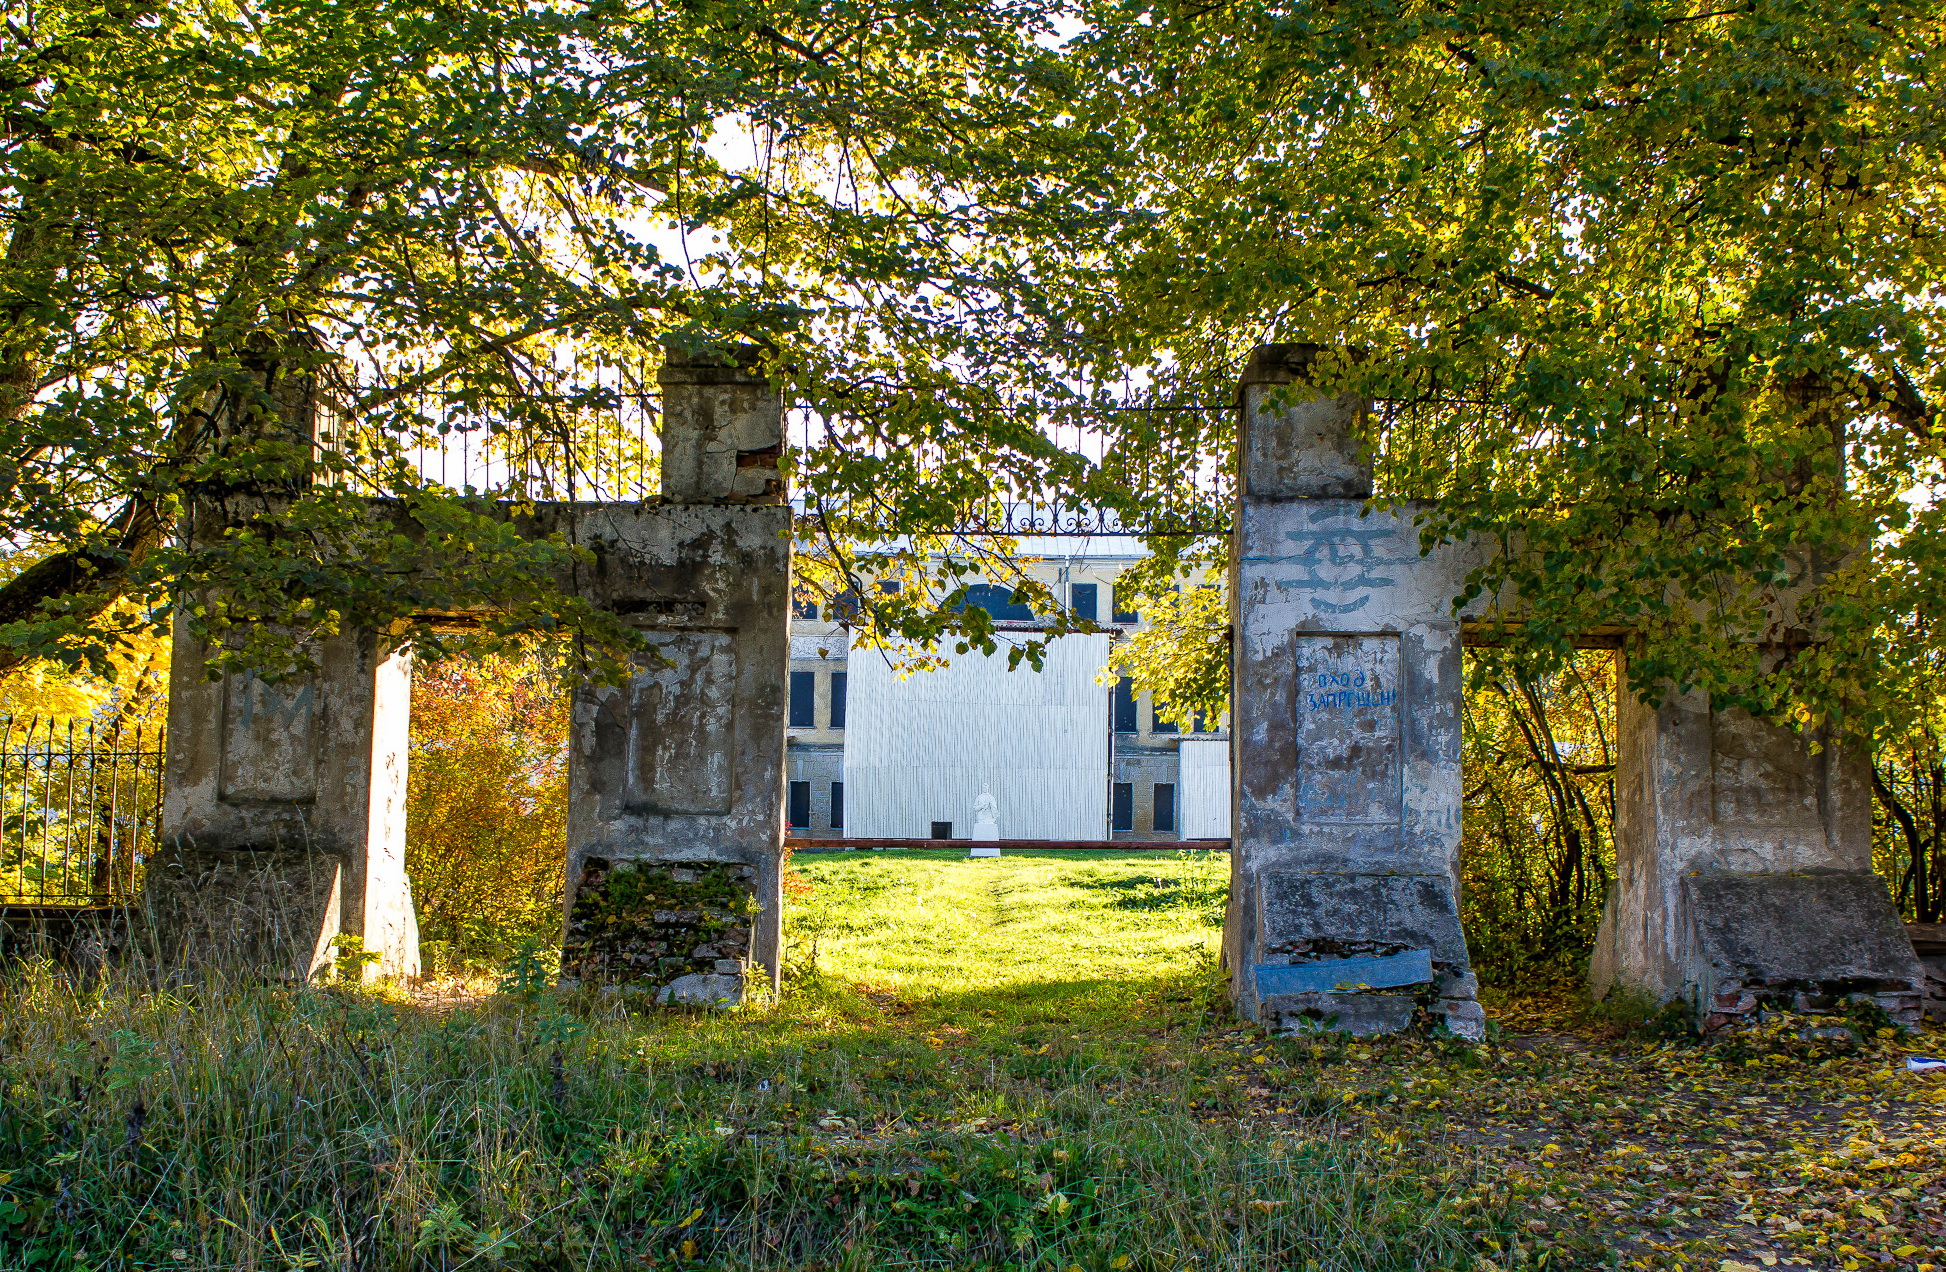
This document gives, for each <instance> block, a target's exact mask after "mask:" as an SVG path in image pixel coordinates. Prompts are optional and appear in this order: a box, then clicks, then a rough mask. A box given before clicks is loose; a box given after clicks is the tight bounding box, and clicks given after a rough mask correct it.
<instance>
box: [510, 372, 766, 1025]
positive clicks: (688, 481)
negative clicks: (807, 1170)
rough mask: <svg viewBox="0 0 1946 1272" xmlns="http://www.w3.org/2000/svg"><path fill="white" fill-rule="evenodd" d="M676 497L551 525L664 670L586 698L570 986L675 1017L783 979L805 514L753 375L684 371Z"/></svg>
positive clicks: (668, 486) (669, 433) (571, 873)
mask: <svg viewBox="0 0 1946 1272" xmlns="http://www.w3.org/2000/svg"><path fill="white" fill-rule="evenodd" d="M659 379H660V382H661V385H662V392H663V402H662V421H663V423H662V465H663V466H662V498H661V499H660V500H659V501H656V502H653V503H647V504H641V505H606V506H599V507H589V506H583V507H578V508H574V507H568V506H565V505H563V506H557V507H555V508H552V509H543V510H542V511H541V513H540V515H541V516H542V517H543V518H547V517H553V518H557V519H558V521H559V523H560V524H558V525H557V526H553V527H550V526H547V525H543V526H538V527H536V530H537V531H539V532H545V531H547V530H548V529H550V528H559V529H563V530H566V531H568V532H569V533H570V535H571V537H573V538H574V539H575V540H576V541H577V542H579V543H581V544H582V545H583V546H585V547H588V548H591V549H592V550H593V551H594V553H595V557H596V566H595V568H594V570H593V571H592V572H590V573H589V574H588V575H587V576H586V577H585V578H584V579H583V580H582V584H581V586H582V590H583V595H585V596H587V597H588V598H589V599H591V600H593V601H595V602H596V603H597V604H600V605H604V606H606V607H608V608H609V609H611V610H613V611H614V612H615V613H617V614H620V615H623V616H625V617H626V618H627V619H628V620H629V621H630V622H632V623H634V624H635V625H637V626H638V627H639V628H640V629H641V630H642V631H643V633H644V635H645V636H646V637H647V639H648V643H649V645H650V647H651V649H652V650H653V654H652V655H651V656H650V657H648V658H646V659H644V660H643V663H642V666H641V670H640V671H639V672H638V673H637V674H636V675H635V677H634V678H633V680H631V681H630V683H628V684H626V685H622V686H588V687H585V688H583V689H581V690H580V691H579V692H577V694H576V695H575V700H574V718H573V727H572V733H571V743H570V745H571V747H572V750H571V752H570V757H569V778H568V784H569V802H568V902H567V905H568V913H567V934H566V940H565V943H564V949H563V953H562V973H563V975H564V976H566V977H568V978H570V979H573V980H581V981H591V982H598V983H609V984H629V985H633V986H635V987H638V988H641V989H643V990H645V991H647V992H650V993H652V994H653V995H654V996H655V997H656V998H658V999H659V1000H661V1001H664V1002H687V1003H698V1004H709V1003H718V1002H735V1001H739V1000H740V999H741V998H742V997H743V995H744V992H745V989H746V985H747V983H748V980H749V978H750V977H751V976H752V975H753V974H754V975H760V976H761V977H762V979H763V980H764V981H766V982H768V984H769V986H770V988H771V990H772V991H773V992H774V991H775V990H776V989H777V988H778V986H779V984H780V977H781V974H782V967H781V962H780V945H781V933H782V905H781V886H780V884H781V881H780V870H779V867H780V862H781V858H782V854H783V834H784V818H783V810H784V714H785V707H786V698H787V692H786V686H787V684H788V674H787V673H788V669H789V665H790V551H791V510H790V508H789V506H788V505H787V503H786V500H785V495H784V488H783V482H782V479H781V477H780V475H779V471H778V457H779V454H780V453H781V449H782V442H783V420H782V403H781V402H780V401H779V399H778V396H777V393H776V391H775V390H774V389H772V388H771V387H770V385H769V383H768V382H767V381H766V380H765V379H764V378H763V377H762V376H761V375H759V374H757V373H755V372H754V371H752V370H750V369H748V367H747V366H723V365H716V364H712V363H706V362H690V361H684V360H681V359H677V358H673V357H672V358H671V360H670V362H669V363H668V365H666V366H665V367H664V369H663V371H662V373H661V375H660V377H659Z"/></svg>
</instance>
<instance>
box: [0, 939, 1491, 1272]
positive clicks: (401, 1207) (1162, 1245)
mask: <svg viewBox="0 0 1946 1272" xmlns="http://www.w3.org/2000/svg"><path fill="white" fill-rule="evenodd" d="M0 1015H3V1016H4V1019H5V1021H6V1024H5V1030H4V1045H5V1054H4V1060H3V1061H0V1065H4V1068H3V1069H0V1072H4V1090H5V1100H4V1111H3V1112H0V1160H4V1161H5V1162H6V1163H7V1166H6V1169H5V1171H4V1175H3V1176H0V1177H4V1180H5V1182H4V1184H3V1185H0V1197H4V1200H3V1201H0V1232H4V1233H5V1237H4V1239H3V1240H0V1250H3V1251H4V1255H0V1259H3V1260H4V1263H5V1265H6V1266H8V1267H41V1268H63V1269H65V1268H69V1267H75V1268H81V1267H86V1268H104V1267H117V1268H143V1267H182V1268H236V1269H257V1268H266V1269H269V1268H275V1269H294V1268H311V1267H325V1268H347V1269H350V1268H429V1269H454V1268H458V1267H463V1266H474V1267H518V1268H561V1269H566V1268H618V1267H642V1266H653V1265H656V1264H659V1263H665V1262H667V1263H689V1262H694V1263H696V1264H698V1265H699V1266H723V1267H728V1266H738V1267H784V1266H807V1265H809V1266H831V1267H867V1266H879V1265H883V1266H917V1265H926V1266H937V1267H970V1266H996V1267H1023V1268H1024V1267H1045V1268H1053V1269H1057V1270H1060V1272H1065V1270H1066V1269H1069V1268H1071V1267H1073V1266H1077V1265H1078V1266H1080V1267H1082V1268H1084V1269H1088V1270H1090V1272H1093V1270H1094V1269H1119V1268H1126V1267H1130V1266H1136V1267H1178V1266H1186V1267H1208V1268H1265V1269H1269V1268H1302V1267H1307V1266H1316V1267H1318V1268H1393V1267H1397V1268H1408V1267H1413V1268H1431V1267H1440V1266H1448V1267H1460V1266H1467V1265H1468V1264H1469V1263H1470V1259H1469V1258H1468V1257H1467V1255H1466V1254H1465V1250H1466V1249H1467V1248H1468V1243H1467V1241H1466V1239H1465V1234H1463V1233H1462V1232H1460V1231H1458V1230H1457V1229H1456V1228H1455V1227H1454V1226H1453V1224H1451V1223H1450V1222H1448V1221H1447V1220H1446V1219H1445V1218H1443V1217H1442V1216H1443V1211H1442V1210H1441V1208H1440V1205H1439V1197H1440V1195H1441V1194H1442V1193H1443V1192H1444V1185H1442V1184H1441V1183H1440V1182H1439V1175H1438V1172H1437V1170H1436V1168H1435V1164H1433V1163H1428V1162H1426V1161H1424V1160H1423V1159H1421V1160H1413V1161H1403V1162H1402V1161H1400V1160H1396V1159H1394V1160H1388V1159H1386V1158H1383V1157H1381V1156H1380V1155H1379V1154H1378V1153H1377V1152H1375V1151H1373V1150H1372V1149H1370V1148H1368V1147H1364V1146H1360V1145H1354V1144H1349V1143H1344V1142H1341V1141H1340V1140H1339V1139H1338V1138H1337V1136H1336V1135H1335V1134H1333V1133H1332V1132H1331V1130H1330V1129H1329V1128H1326V1129H1325V1130H1323V1131H1322V1132H1321V1133H1318V1134H1313V1135H1310V1136H1306V1137H1301V1138H1290V1139H1282V1138H1276V1137H1256V1136H1252V1135H1251V1134H1249V1133H1248V1132H1247V1131H1242V1130H1239V1129H1237V1128H1236V1127H1234V1126H1231V1125H1227V1124H1224V1123H1220V1122H1216V1123H1212V1122H1204V1121H1201V1120H1199V1117H1198V1115H1197V1114H1196V1112H1195V1111H1194V1110H1192V1109H1191V1107H1190V1106H1191V1105H1192V1104H1194V1103H1197V1102H1198V1101H1196V1100H1195V1099H1194V1098H1193V1097H1194V1095H1196V1094H1197V1093H1198V1091H1199V1090H1200V1087H1199V1083H1200V1082H1201V1078H1200V1077H1199V1075H1197V1074H1195V1073H1193V1072H1192V1073H1188V1074H1185V1075H1184V1077H1182V1078H1181V1079H1178V1080H1176V1081H1172V1082H1161V1083H1155V1084H1150V1085H1148V1086H1147V1087H1145V1088H1139V1089H1137V1088H1131V1087H1128V1086H1126V1085H1124V1083H1125V1080H1126V1078H1127V1074H1125V1073H1097V1072H1095V1071H1094V1070H1095V1069H1097V1068H1099V1067H1101V1066H1099V1065H1096V1064H1091V1063H1089V1062H1088V1060H1087V1059H1086V1058H1085V1057H1084V1056H1082V1055H1080V1054H1077V1056H1076V1057H1075V1058H1074V1059H1073V1060H1071V1061H1063V1062H1057V1063H1055V1064H1051V1065H1050V1064H1045V1063H1036V1064H1030V1065H1024V1066H1023V1065H1020V1064H1018V1063H1014V1064H1011V1065H1008V1064H1004V1063H999V1062H998V1061H999V1058H998V1057H997V1056H984V1057H967V1058H966V1059H971V1060H973V1061H974V1063H972V1064H967V1063H962V1062H961V1061H960V1060H957V1059H955V1058H952V1057H942V1056H940V1055H939V1054H938V1053H936V1052H929V1051H927V1049H925V1048H923V1047H917V1048H915V1047H913V1046H911V1045H904V1046H890V1047H887V1046H884V1045H883V1040H882V1039H875V1038H874V1037H873V1035H872V1034H871V1033H869V1032H860V1031H858V1030H849V1031H847V1030H843V1029H820V1030H818V1031H816V1032H815V1033H813V1034H810V1035H809V1036H806V1035H804V1034H803V1033H802V1032H801V1031H798V1030H794V1029H792V1028H790V1027H789V1025H788V1022H782V1021H779V1020H775V1019H769V1020H766V1019H750V1020H716V1019H674V1020H667V1019H665V1020H640V1019H629V1018H626V1017H622V1016H617V1015H609V1014H604V1013H602V1012H600V1011H594V1012H585V1013H584V1012H578V1011H576V1010H573V1009H572V1005H570V1004H567V1003H563V1002H560V1001H557V1000H554V999H552V998H551V997H548V996H539V997H535V998H531V999H517V998H516V999H504V1000H500V1001H495V1002H492V1003H489V1004H487V1005H484V1006H482V1007H479V1008H475V1009H467V1010H459V1011H454V1012H451V1013H447V1014H436V1013H432V1012H428V1011H425V1010H422V1009H418V1008H414V1007H409V1006H402V1005H399V1004H396V1003H392V1002H387V1001H385V1000H383V999H380V998H376V997H373V996H371V995H370V994H368V993H365V992H334V991H332V990H329V989H319V988H306V989H295V990H289V989H286V990H272V989H260V988H250V987H236V988H230V989H210V990H206V991H204V992H203V993H201V994H199V995H196V996H193V997H180V998H179V997H173V996H170V995H166V994H155V993H150V992H144V991H142V990H139V989H137V988H135V987H132V986H130V985H128V984H126V983H111V984H106V985H102V986H98V987H95V988H92V989H87V990H76V989H74V988H72V987H70V986H68V985H66V984H64V983H63V982H62V981H61V980H60V979H59V978H57V977H56V976H54V975H52V974H51V973H50V972H48V971H47V970H46V969H44V968H43V969H35V970H32V971H29V972H27V973H24V974H22V975H19V976H17V977H16V978H15V979H14V980H13V981H12V982H11V983H10V984H9V985H7V986H6V988H5V989H4V991H0ZM920 1053H923V1054H920ZM1165 1072H1167V1070H1165ZM1104 1079H1105V1080H1104ZM1118 1089H1119V1090H1120V1091H1121V1093H1122V1095H1123V1098H1119V1099H1118V1098H1116V1096H1117V1090H1118ZM969 1114H977V1115H979V1116H968V1115H969Z"/></svg>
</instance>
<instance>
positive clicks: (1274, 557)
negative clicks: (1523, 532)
mask: <svg viewBox="0 0 1946 1272" xmlns="http://www.w3.org/2000/svg"><path fill="white" fill-rule="evenodd" d="M1310 357H1311V352H1310V350H1309V349H1308V348H1307V347H1306V346H1293V345H1270V346H1265V347H1263V348H1260V349H1258V350H1257V352H1256V354H1255V355H1254V356H1253V357H1252V359H1251V362H1250V365H1249V367H1248V368H1247V369H1246V371H1245V373H1244V377H1243V384H1242V389H1241V402H1240V407H1241V421H1240V428H1241V436H1240V439H1239V451H1240V454H1241V456H1242V460H1241V465H1242V471H1241V473H1240V481H1239V484H1238V498H1237V515H1236V527H1235V535H1236V544H1235V554H1234V555H1235V563H1234V566H1233V569H1234V574H1233V577H1232V579H1231V587H1230V597H1231V605H1232V607H1233V609H1232V620H1233V631H1234V637H1233V640H1234V646H1233V650H1232V657H1233V659H1234V663H1233V670H1234V673H1235V674H1234V695H1235V696H1234V704H1233V708H1232V710H1233V723H1234V736H1235V739H1236V742H1235V746H1236V768H1235V775H1234V782H1235V798H1236V807H1235V810H1234V816H1233V821H1232V825H1233V832H1232V843H1233V845H1234V851H1233V853H1232V856H1231V861H1232V866H1231V870H1232V876H1231V886H1230V907H1229V914H1228V918H1227V921H1226V930H1225V934H1224V943H1225V952H1226V955H1227V957H1228V962H1229V966H1230V968H1231V975H1232V978H1233V988H1234V994H1235V998H1236V1002H1237V1006H1238V1009H1239V1011H1240V1012H1241V1013H1242V1014H1243V1015H1244V1016H1246V1017H1247V1018H1249V1019H1253V1020H1266V1021H1274V1022H1276V1023H1277V1024H1279V1025H1281V1026H1283V1027H1286V1028H1298V1027H1304V1025H1305V1022H1306V1021H1307V1020H1308V1021H1318V1022H1322V1021H1326V1020H1331V1019H1334V1018H1335V1020H1336V1022H1337V1027H1338V1028H1341V1029H1348V1030H1351V1031H1353V1032H1357V1033H1370V1032H1382V1031H1392V1030H1397V1029H1402V1028H1405V1027H1407V1026H1408V1025H1410V1024H1411V1023H1412V1022H1413V1020H1414V1018H1415V1015H1417V1013H1419V1012H1420V1011H1421V1010H1422V1009H1423V1010H1424V1011H1426V1012H1427V1013H1429V1015H1430V1017H1431V1018H1432V1019H1434V1020H1443V1021H1445V1023H1446V1024H1447V1025H1448V1026H1449V1027H1450V1028H1451V1029H1452V1030H1453V1031H1454V1032H1455V1033H1459V1034H1462V1035H1466V1036H1469V1037H1479V1036H1480V1035H1481V1034H1482V1032H1483V1030H1484V1026H1485V1017H1484V1015H1483V1013H1482V1011H1481V1009H1480V1005H1479V1003H1478V1002H1477V1001H1476V990H1477V987H1476V983H1475V980H1474V977H1473V975H1472V971H1471V966H1470V962H1469V959H1468V957H1467V950H1466V939H1465V937H1464V936H1463V935H1462V933H1461V931H1460V919H1459V876H1458V866H1459V842H1460V799H1461V787H1460V691H1461V668H1460V630H1459V622H1458V619H1457V618H1455V616H1454V614H1453V608H1452V602H1453V599H1454V597H1456V596H1457V595H1458V594H1459V592H1460V590H1461V587H1462V585H1463V582H1464V578H1465V575H1466V572H1467V569H1468V568H1469V558H1468V555H1467V553H1466V552H1465V551H1464V550H1460V549H1449V550H1443V551H1439V552H1435V553H1434V554H1432V555H1431V556H1421V555H1420V552H1419V540H1418V532H1417V530H1416V529H1415V527H1414V525H1413V514H1414V510H1413V509H1411V508H1402V509H1399V510H1397V511H1394V512H1382V511H1374V512H1371V513H1369V514H1367V513H1366V511H1365V506H1364V501H1365V500H1366V499H1367V498H1369V497H1370V495H1371V492H1372V473H1371V467H1370V465H1369V463H1368V462H1366V461H1365V460H1364V459H1362V458H1361V457H1360V455H1359V453H1358V451H1357V448H1356V444H1355V441H1354V437H1353V433H1352V426H1353V424H1354V422H1355V421H1356V418H1357V416H1358V414H1359V412H1360V410H1361V409H1362V408H1361V405H1360V404H1359V403H1358V402H1356V401H1353V400H1351V399H1347V398H1339V399H1336V400H1330V399H1319V398H1317V397H1316V396H1315V395H1314V394H1311V393H1308V392H1307V391H1306V388H1305V381H1306V378H1307V376H1308V369H1309V364H1310Z"/></svg>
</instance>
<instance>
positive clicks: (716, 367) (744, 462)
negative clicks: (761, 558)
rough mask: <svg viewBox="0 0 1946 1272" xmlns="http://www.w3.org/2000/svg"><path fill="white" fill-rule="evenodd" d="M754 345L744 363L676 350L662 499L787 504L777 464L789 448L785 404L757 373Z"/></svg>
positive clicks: (665, 397)
mask: <svg viewBox="0 0 1946 1272" xmlns="http://www.w3.org/2000/svg"><path fill="white" fill-rule="evenodd" d="M754 356H755V351H754V350H745V351H744V352H743V353H742V354H741V355H740V356H739V359H738V360H739V363H740V365H737V366H725V365H722V364H720V363H716V362H711V361H706V360H690V359H684V358H680V357H677V356H676V355H673V354H672V355H670V358H669V360H668V362H666V363H665V364H664V365H663V368H662V370H661V371H659V372H658V373H657V374H656V383H658V384H659V385H661V386H662V425H661V437H662V498H663V500H664V502H666V503H672V504H673V503H719V502H731V503H753V504H774V503H781V502H783V501H784V483H783V479H782V478H781V477H780V476H779V475H778V471H777V461H778V458H779V456H781V455H782V454H783V450H784V404H783V402H782V400H781V399H780V398H779V397H778V396H777V392H776V390H775V389H773V388H771V387H770V382H769V381H768V380H766V379H764V378H763V377H762V376H760V375H755V374H752V372H751V371H750V370H749V366H750V365H751V364H752V363H753V361H754Z"/></svg>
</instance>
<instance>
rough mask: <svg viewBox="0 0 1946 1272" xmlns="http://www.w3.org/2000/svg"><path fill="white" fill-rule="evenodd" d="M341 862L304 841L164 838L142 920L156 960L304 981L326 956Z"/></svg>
mask: <svg viewBox="0 0 1946 1272" xmlns="http://www.w3.org/2000/svg"><path fill="white" fill-rule="evenodd" d="M348 865H349V863H348V862H346V860H345V858H344V857H343V856H341V855H339V854H337V853H333V852H323V851H314V850H310V849H304V848H266V849H261V850H256V851H251V850H239V849H226V848H216V849H199V848H196V847H194V846H193V845H189V844H176V845H172V846H169V847H166V848H164V849H163V850H162V851H161V852H159V853H157V854H156V855H155V856H154V857H153V858H151V859H150V860H149V863H148V874H147V878H146V882H145V884H144V886H143V890H142V901H141V910H140V920H139V922H140V926H141V928H142V929H144V931H145V935H146V936H147V938H148V939H147V941H146V942H145V944H147V945H148V947H149V949H150V951H151V953H152V954H153V956H154V957H155V958H156V960H157V961H158V962H159V963H160V964H161V965H162V966H164V967H204V968H222V969H223V970H224V971H225V972H226V973H229V974H233V975H239V976H250V977H263V978H266V979H269V980H273V981H286V982H300V983H301V982H303V981H307V980H309V979H311V977H313V976H314V975H316V974H317V973H318V972H319V971H320V970H321V969H324V968H327V967H329V966H330V965H331V962H332V959H333V957H334V951H333V950H332V948H331V945H332V942H333V941H334V940H336V939H337V937H338V935H339V933H340V932H341V931H342V920H343V905H344V883H345V876H346V874H347V871H348Z"/></svg>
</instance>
